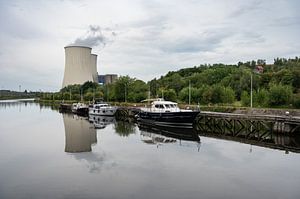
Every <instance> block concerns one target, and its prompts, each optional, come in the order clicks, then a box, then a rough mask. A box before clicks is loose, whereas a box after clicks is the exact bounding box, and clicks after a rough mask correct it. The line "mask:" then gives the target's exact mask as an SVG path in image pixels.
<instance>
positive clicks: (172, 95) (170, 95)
mask: <svg viewBox="0 0 300 199" xmlns="http://www.w3.org/2000/svg"><path fill="white" fill-rule="evenodd" d="M159 93H160V94H159V95H158V96H159V97H160V98H164V99H165V100H170V101H177V95H176V92H175V90H174V89H160V90H159Z"/></svg>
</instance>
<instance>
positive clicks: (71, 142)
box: [63, 114, 97, 153]
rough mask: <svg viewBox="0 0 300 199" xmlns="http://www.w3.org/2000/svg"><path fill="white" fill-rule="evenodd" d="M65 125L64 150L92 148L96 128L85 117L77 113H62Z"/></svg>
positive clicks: (89, 149) (78, 150)
mask: <svg viewBox="0 0 300 199" xmlns="http://www.w3.org/2000/svg"><path fill="white" fill-rule="evenodd" d="M63 119H64V125H65V136H66V144H65V152H69V153H78V152H88V151H91V150H92V147H91V145H92V144H94V143H97V134H96V129H95V128H94V126H93V124H91V123H89V122H88V121H87V120H86V119H85V118H83V117H79V116H77V115H69V114H63Z"/></svg>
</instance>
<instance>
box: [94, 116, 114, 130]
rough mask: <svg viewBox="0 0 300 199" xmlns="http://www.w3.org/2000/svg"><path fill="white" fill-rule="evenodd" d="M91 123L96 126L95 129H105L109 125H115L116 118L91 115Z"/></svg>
mask: <svg viewBox="0 0 300 199" xmlns="http://www.w3.org/2000/svg"><path fill="white" fill-rule="evenodd" d="M89 121H90V122H91V123H93V124H94V126H95V128H97V129H103V128H105V127H106V126H107V125H108V124H111V123H114V122H115V118H114V117H110V116H100V115H89Z"/></svg>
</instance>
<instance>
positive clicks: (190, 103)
mask: <svg viewBox="0 0 300 199" xmlns="http://www.w3.org/2000/svg"><path fill="white" fill-rule="evenodd" d="M189 105H191V80H189Z"/></svg>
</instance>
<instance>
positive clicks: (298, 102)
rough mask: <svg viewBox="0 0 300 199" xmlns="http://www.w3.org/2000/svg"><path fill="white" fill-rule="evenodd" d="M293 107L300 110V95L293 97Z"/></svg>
mask: <svg viewBox="0 0 300 199" xmlns="http://www.w3.org/2000/svg"><path fill="white" fill-rule="evenodd" d="M293 106H294V107H295V108H300V95H295V96H294V101H293Z"/></svg>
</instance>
